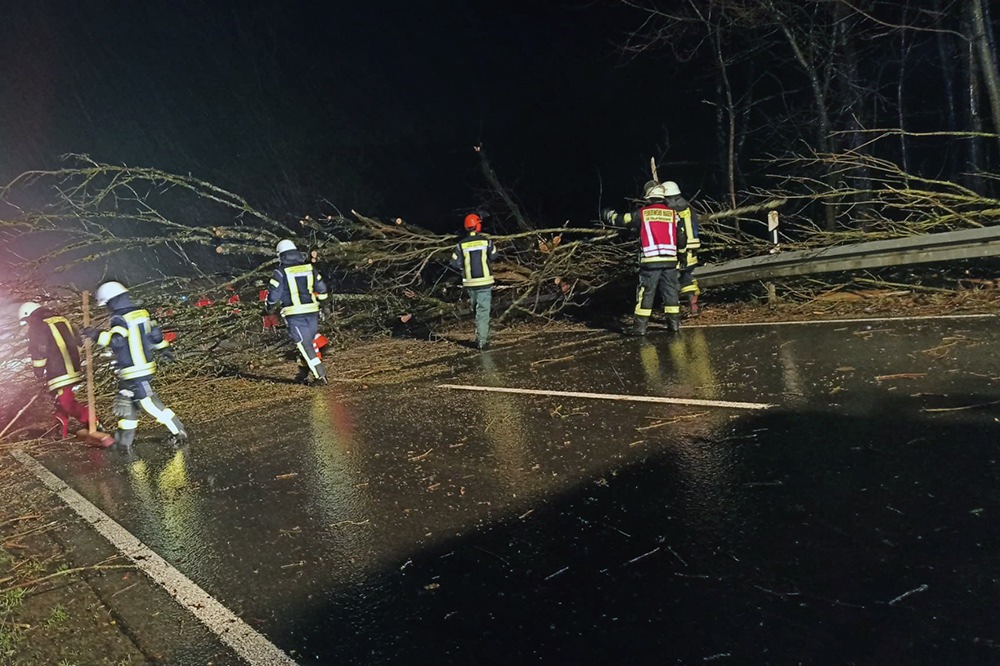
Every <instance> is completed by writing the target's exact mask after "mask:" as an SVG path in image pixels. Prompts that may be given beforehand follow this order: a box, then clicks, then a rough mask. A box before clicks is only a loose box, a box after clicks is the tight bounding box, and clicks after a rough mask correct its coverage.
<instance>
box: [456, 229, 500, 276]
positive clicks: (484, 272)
mask: <svg viewBox="0 0 1000 666" xmlns="http://www.w3.org/2000/svg"><path fill="white" fill-rule="evenodd" d="M496 255H497V250H496V248H495V247H494V246H493V241H491V240H489V239H488V238H484V237H482V236H480V235H479V234H477V233H476V232H474V231H472V232H469V235H468V236H466V237H465V238H463V239H462V240H460V241H459V242H458V244H457V245H456V246H455V251H454V252H452V254H451V265H452V266H454V267H455V268H456V269H458V270H460V271H462V286H463V287H488V286H490V285H492V284H493V283H494V279H493V267H492V264H493V259H494V258H495V257H496Z"/></svg>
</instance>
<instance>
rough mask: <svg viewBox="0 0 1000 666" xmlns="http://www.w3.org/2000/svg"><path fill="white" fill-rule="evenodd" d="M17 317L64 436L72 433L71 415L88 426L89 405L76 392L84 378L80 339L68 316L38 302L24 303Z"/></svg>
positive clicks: (34, 366)
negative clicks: (26, 335)
mask: <svg viewBox="0 0 1000 666" xmlns="http://www.w3.org/2000/svg"><path fill="white" fill-rule="evenodd" d="M18 319H19V320H20V322H21V326H25V327H26V329H25V330H26V332H27V334H28V352H29V353H30V354H31V365H32V367H33V368H34V370H35V376H36V377H38V378H39V379H42V378H44V379H45V385H46V388H48V390H49V392H50V393H51V394H52V397H53V399H54V401H55V412H54V414H53V416H54V417H55V419H56V421H58V422H59V425H60V426H61V427H62V437H63V439H66V438H67V437H69V420H70V419H71V418H74V419H76V420H77V421H79V422H80V423H82V424H83V425H84V427H89V417H90V414H89V411H88V409H87V407H86V405H81V404H80V403H79V402H77V400H76V395H75V394H74V393H73V391H74V389H75V388H76V387H78V386H79V385H80V384H81V383H82V382H83V380H84V375H83V369H82V368H83V366H82V365H81V363H80V339H79V338H78V337H77V335H76V331H74V330H73V325H72V324H71V323H70V322H69V320H68V319H66V317H63V316H60V315H57V314H56V313H55V312H53V311H52V310H50V309H49V308H45V307H42V306H41V305H39V304H38V303H23V304H21V307H20V309H19V310H18ZM96 425H97V424H95V426H96Z"/></svg>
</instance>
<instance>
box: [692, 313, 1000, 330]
mask: <svg viewBox="0 0 1000 666" xmlns="http://www.w3.org/2000/svg"><path fill="white" fill-rule="evenodd" d="M996 316H997V315H995V314H955V315H913V316H909V317H864V318H858V319H814V320H811V321H754V322H743V323H734V324H688V323H684V324H681V329H682V330H683V329H685V328H737V327H745V326H808V325H815V324H871V323H875V322H890V323H891V322H894V321H923V320H934V319H989V318H991V317H996Z"/></svg>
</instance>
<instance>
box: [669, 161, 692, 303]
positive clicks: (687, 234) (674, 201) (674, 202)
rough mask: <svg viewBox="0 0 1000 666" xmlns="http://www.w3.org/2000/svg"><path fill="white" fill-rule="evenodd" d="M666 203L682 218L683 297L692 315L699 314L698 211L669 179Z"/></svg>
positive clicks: (679, 250)
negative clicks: (683, 241)
mask: <svg viewBox="0 0 1000 666" xmlns="http://www.w3.org/2000/svg"><path fill="white" fill-rule="evenodd" d="M663 194H664V195H665V199H664V203H666V204H667V205H668V206H670V207H671V208H673V209H674V210H675V211H677V215H678V217H679V218H680V219H679V221H678V222H677V226H678V227H683V229H684V234H683V237H684V238H685V240H686V243H685V245H684V246H683V247H682V246H678V248H677V268H678V270H679V272H680V288H681V298H684V296H685V295H686V296H687V297H688V305H689V307H690V311H691V315H692V316H694V317H697V316H698V295H699V294H700V293H701V290H700V289H699V288H698V280H696V279H695V278H694V275H693V273H694V269H695V267H696V266H697V265H698V250H699V249H701V239H700V238H699V233H698V213H696V212H695V211H694V210H693V209H692V208H691V204H689V203H688V202H687V199H685V198H684V197H683V196H681V189H680V188H679V187H677V183H675V182H673V181H671V180H668V181H667V182H665V183H663Z"/></svg>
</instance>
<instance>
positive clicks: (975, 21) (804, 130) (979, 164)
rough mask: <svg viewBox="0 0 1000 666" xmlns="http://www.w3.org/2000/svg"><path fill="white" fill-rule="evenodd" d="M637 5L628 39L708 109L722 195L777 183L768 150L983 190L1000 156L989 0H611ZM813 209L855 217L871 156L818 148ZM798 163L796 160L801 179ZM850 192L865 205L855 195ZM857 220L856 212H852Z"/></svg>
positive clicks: (734, 198)
mask: <svg viewBox="0 0 1000 666" xmlns="http://www.w3.org/2000/svg"><path fill="white" fill-rule="evenodd" d="M620 2H621V3H623V4H625V5H627V6H629V7H631V8H634V9H635V10H636V12H637V13H641V14H643V17H642V21H641V23H640V24H639V26H638V27H637V28H636V29H635V30H634V31H633V32H632V33H631V34H629V35H628V36H627V39H626V41H625V43H624V50H625V51H626V52H628V53H633V54H642V55H643V56H644V57H645V56H649V55H654V56H656V57H660V58H662V59H663V60H664V62H665V66H664V70H665V71H669V72H672V73H673V82H672V84H671V85H673V86H674V87H675V88H676V89H677V93H678V95H687V96H689V97H698V98H699V99H698V103H700V104H702V105H704V104H709V105H710V106H711V108H712V109H713V110H714V118H713V120H714V122H713V123H712V125H713V127H712V128H711V130H707V128H705V129H706V130H707V131H709V132H712V133H713V134H714V136H713V137H712V141H713V142H714V152H715V155H716V156H717V157H716V159H715V161H714V163H713V164H712V169H711V174H710V175H711V177H712V181H713V182H711V183H709V184H706V185H707V187H706V189H708V190H710V191H714V192H718V193H720V194H722V193H725V199H726V203H727V204H729V206H730V207H735V206H736V205H737V204H738V199H740V197H741V192H743V193H745V192H747V191H752V190H754V189H755V188H765V189H767V188H774V187H775V186H781V185H784V184H785V183H783V182H782V179H781V178H780V177H775V172H774V168H773V167H774V163H773V162H772V161H771V160H772V158H785V157H788V156H790V155H799V156H803V155H812V156H831V155H843V154H848V153H849V154H852V155H854V156H857V155H862V156H867V157H871V158H874V159H879V160H889V161H891V162H893V163H894V164H897V165H899V167H900V169H901V170H902V172H904V173H907V174H910V173H912V174H915V175H918V176H920V177H923V178H940V179H945V180H949V181H953V182H955V183H958V184H961V185H964V186H967V187H969V188H971V189H973V190H975V191H977V192H980V193H982V194H984V195H989V194H991V193H992V192H991V190H994V189H995V188H996V187H997V182H996V179H995V178H991V177H990V176H989V174H991V173H993V172H995V171H996V170H997V164H998V161H1000V73H998V65H997V48H996V38H995V34H996V25H995V23H994V21H995V17H994V16H992V15H991V11H992V10H993V8H992V7H991V6H990V2H989V1H988V0H682V1H673V2H664V1H662V0H659V1H658V0H620ZM800 166H801V164H800ZM811 167H812V168H813V169H814V171H813V172H812V173H811V174H809V175H811V176H812V177H813V178H814V179H815V184H816V188H814V189H813V190H812V191H813V192H815V191H816V190H817V189H821V188H825V190H826V191H827V192H831V191H838V190H841V191H844V192H845V194H844V197H843V199H842V200H840V201H835V200H834V199H833V198H831V197H829V196H825V197H824V198H823V203H822V205H820V206H813V207H812V209H811V210H810V211H809V212H810V214H811V216H812V218H813V219H814V220H816V221H817V222H821V223H822V225H823V226H824V227H825V228H826V229H827V230H834V229H838V228H844V227H853V226H861V227H862V228H863V227H864V225H865V223H864V222H863V220H864V219H865V215H864V214H863V212H864V211H863V204H864V201H863V200H864V197H859V196H857V195H856V194H850V192H854V193H858V192H866V191H868V190H869V189H871V183H870V179H871V178H872V177H873V176H874V174H872V173H871V171H870V170H868V169H866V168H856V169H851V170H848V171H845V170H844V169H843V168H842V163H838V162H837V161H836V160H833V161H829V160H823V159H820V160H815V161H813V162H812V164H811ZM803 175H804V174H803V173H801V172H800V173H798V174H796V177H797V178H798V179H799V180H801V179H802V177H803ZM859 203H860V204H861V205H862V208H859ZM858 220H862V222H860V223H859V222H858Z"/></svg>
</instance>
